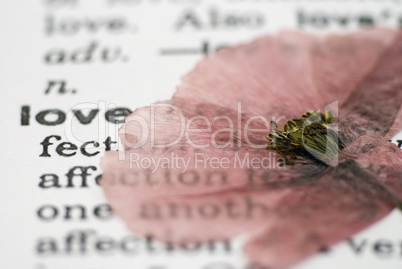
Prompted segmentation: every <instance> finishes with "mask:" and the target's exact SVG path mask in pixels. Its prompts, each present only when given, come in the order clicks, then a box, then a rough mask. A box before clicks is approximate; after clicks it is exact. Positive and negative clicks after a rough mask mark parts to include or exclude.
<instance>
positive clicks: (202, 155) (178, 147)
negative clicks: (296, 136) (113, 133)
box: [101, 29, 402, 268]
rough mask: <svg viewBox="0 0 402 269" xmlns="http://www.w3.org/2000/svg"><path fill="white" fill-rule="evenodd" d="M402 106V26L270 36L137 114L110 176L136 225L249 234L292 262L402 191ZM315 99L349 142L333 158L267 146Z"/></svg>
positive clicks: (165, 234) (175, 236)
mask: <svg viewBox="0 0 402 269" xmlns="http://www.w3.org/2000/svg"><path fill="white" fill-rule="evenodd" d="M401 103H402V33H400V32H397V31H392V30H386V29H372V30H366V31H360V32H356V33H352V34H347V35H331V36H314V35H310V34H305V33H298V32H284V33H281V34H279V35H277V36H265V37H262V38H259V39H257V40H255V41H253V42H251V43H248V44H244V45H241V46H238V47H234V48H227V49H222V50H220V51H219V52H218V53H217V54H216V55H212V56H209V57H206V58H205V59H203V60H202V61H201V62H200V63H199V64H198V65H197V66H196V67H195V69H194V70H193V71H191V72H190V73H189V74H187V75H186V76H185V77H184V78H183V79H182V82H181V85H180V86H179V87H178V89H177V91H176V93H175V94H174V96H173V97H172V99H171V100H170V101H168V102H161V103H157V104H155V105H152V106H150V107H144V108H139V109H137V110H136V111H134V113H132V114H131V115H130V116H128V117H127V119H126V124H125V125H124V126H123V127H122V128H121V129H120V131H119V134H120V138H121V141H122V144H123V146H124V151H120V152H108V153H107V154H106V155H105V157H103V159H102V161H101V167H102V169H103V171H104V173H103V177H102V181H101V182H102V185H103V188H104V192H105V195H106V198H107V200H108V201H109V203H110V205H111V206H112V208H113V210H114V212H115V214H116V215H117V216H119V217H120V218H121V219H123V220H124V221H125V223H126V224H127V226H128V227H129V228H130V229H131V230H132V231H133V232H136V233H139V234H143V235H149V236H153V237H156V238H158V239H160V240H161V241H169V242H170V243H174V244H177V245H179V246H187V245H191V244H198V243H200V242H209V241H211V240H214V241H216V240H226V239H228V238H233V237H235V236H237V235H242V234H245V235H247V238H248V239H247V242H246V243H245V246H244V250H245V252H246V254H247V256H248V257H249V259H250V262H252V263H254V264H258V265H261V266H266V267H269V268H286V267H287V266H289V265H292V264H294V263H296V262H298V261H300V260H302V259H304V258H306V257H308V256H310V255H312V254H314V253H316V252H318V251H320V250H321V249H323V248H327V247H328V246H331V245H333V244H334V243H337V242H339V241H341V240H343V239H346V238H348V237H350V236H351V235H353V234H354V233H356V232H358V231H360V230H362V229H364V228H366V227H368V226H370V225H371V224H373V223H375V222H376V221H378V220H380V219H381V218H383V217H384V216H386V215H387V214H388V213H389V212H390V211H391V210H393V209H394V208H395V206H396V205H398V203H399V201H401V200H402V166H401V163H402V152H401V150H399V149H398V148H397V147H396V146H395V145H393V144H391V143H389V141H388V139H389V138H390V137H391V136H392V135H393V134H395V132H396V131H398V130H400V129H401V128H402V112H401V111H400V106H401ZM312 110H315V111H318V110H319V111H321V112H322V113H323V115H324V111H328V110H330V111H331V112H332V113H334V114H335V122H333V123H330V121H328V124H329V126H330V127H331V129H333V130H334V133H336V135H335V138H336V139H337V138H338V137H339V139H340V142H339V143H340V144H337V145H338V146H339V145H342V146H341V147H339V149H337V150H336V151H334V152H332V153H331V154H330V155H325V154H327V153H324V157H325V158H324V160H327V161H322V160H323V159H322V158H315V155H314V152H313V153H312V154H311V156H307V157H306V156H300V154H291V155H295V156H287V159H288V160H291V158H292V157H295V159H293V160H292V162H293V164H292V165H289V164H285V161H284V159H283V158H282V157H281V155H280V154H277V153H276V152H275V151H272V150H271V151H269V150H266V147H267V146H268V145H270V142H269V141H268V140H267V139H266V136H267V135H268V134H269V133H272V132H273V131H274V130H273V129H272V128H271V126H270V122H271V121H274V122H276V123H277V125H278V126H277V130H278V131H279V130H282V129H283V128H284V126H285V123H286V121H287V120H290V119H297V118H301V115H303V114H304V113H306V112H308V111H312ZM318 115H319V114H318ZM331 120H332V119H331ZM334 124H336V125H337V127H338V128H337V129H338V131H337V130H336V125H334ZM271 125H272V124H271ZM314 128H315V127H314ZM326 130H327V129H326ZM326 130H325V132H323V134H322V135H323V136H324V137H328V135H329V133H327V131H326ZM305 135H307V137H308V135H309V134H308V133H307V134H305ZM336 139H335V140H336ZM300 141H301V140H300ZM300 141H299V142H300ZM303 141H304V140H303ZM276 142H277V141H276V140H275V139H274V140H273V141H271V143H276ZM285 142H287V140H286V141H285ZM300 143H301V142H300ZM285 144H286V143H285ZM296 144H297V143H296ZM272 145H273V144H271V147H272ZM292 145H293V146H294V143H293V144H292ZM285 146H287V145H285ZM293 146H292V147H293ZM312 147H313V148H314V147H315V146H314V145H313V146H312ZM277 150H278V152H280V150H279V149H278V148H277ZM325 152H326V151H325ZM328 156H329V157H328Z"/></svg>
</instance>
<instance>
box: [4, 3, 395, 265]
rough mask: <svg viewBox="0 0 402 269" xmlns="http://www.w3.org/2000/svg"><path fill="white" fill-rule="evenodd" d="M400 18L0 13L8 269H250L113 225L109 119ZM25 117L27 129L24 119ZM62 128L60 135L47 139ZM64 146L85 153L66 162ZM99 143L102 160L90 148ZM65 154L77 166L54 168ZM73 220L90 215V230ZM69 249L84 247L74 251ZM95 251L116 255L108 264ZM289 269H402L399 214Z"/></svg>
mask: <svg viewBox="0 0 402 269" xmlns="http://www.w3.org/2000/svg"><path fill="white" fill-rule="evenodd" d="M401 5H402V3H401V2H400V1H396V0H395V1H392V0H388V1H386V0H385V1H374V0H372V1H370V0H366V1H359V0H355V1H352V0H350V1H347V0H344V1H335V0H333V1H330V0H328V1H325V0H322V1H318V0H311V1H307V0H305V1H302V0H300V1H296V0H295V1H291V0H289V1H279V0H278V1H274V0H271V1H270V0H243V1H242V0H226V1H224V0H219V1H218V0H214V1H213V0H98V1H95V0H93V1H90V0H42V1H39V0H36V1H28V0H25V1H22V0H13V1H5V0H3V1H1V2H0V22H1V23H0V34H1V46H0V48H1V49H0V70H1V74H2V75H1V79H0V89H1V93H2V97H1V99H0V102H1V109H2V117H1V126H2V127H1V128H2V132H1V141H2V155H1V156H2V157H1V158H2V169H1V171H2V176H1V181H0V228H1V230H0V233H1V237H0V238H1V240H0V268H6V269H8V268H10V269H11V268H32V269H68V268H74V269H114V268H116V269H117V268H118V269H125V268H130V269H181V268H183V269H184V268H192V269H218V268H219V269H232V268H233V269H241V268H245V266H246V260H245V258H244V257H243V254H242V252H241V244H240V243H241V242H240V241H241V240H235V241H234V242H233V246H232V249H231V250H230V251H228V250H225V249H224V248H223V247H222V246H220V245H217V246H216V249H215V250H213V251H211V250H210V249H208V248H201V249H199V250H195V251H178V250H174V251H169V250H166V248H165V247H163V246H160V245H158V244H157V243H154V242H147V240H146V239H145V238H143V237H141V236H139V235H133V234H132V233H131V232H129V231H128V230H127V229H126V228H125V225H124V224H123V223H122V221H120V220H119V219H118V218H116V217H113V216H112V217H110V218H105V216H107V215H108V213H107V210H106V211H105V204H106V203H107V202H106V201H105V199H104V197H103V194H102V190H101V188H100V187H99V186H97V185H96V182H95V178H96V177H97V176H98V175H100V174H101V171H100V169H99V161H100V157H101V156H102V155H103V154H104V151H105V144H104V143H103V142H105V140H106V139H107V138H108V137H110V140H111V141H117V129H118V127H119V124H114V123H110V122H108V121H107V120H106V119H105V113H106V112H107V111H110V110H112V109H115V108H128V109H130V110H134V109H135V108H136V107H140V106H146V105H149V104H150V103H153V102H156V101H160V100H167V99H170V97H171V96H172V94H173V92H174V90H175V87H176V85H177V84H178V83H179V81H180V77H181V76H183V75H184V74H186V73H187V72H188V71H189V70H191V69H192V68H193V66H194V65H195V64H196V63H197V61H199V60H200V59H202V57H203V55H204V54H205V53H206V52H208V53H213V52H214V51H215V50H216V48H218V47H220V46H224V45H235V44H239V43H241V42H246V41H249V40H252V39H253V38H256V37H258V36H261V35H264V34H272V33H275V32H278V31H280V30H283V29H303V30H306V31H311V32H316V33H326V32H346V31H353V30H356V29H359V28H362V27H367V26H369V25H370V24H375V25H379V26H390V27H394V28H396V27H400V26H402V9H401V7H402V6H401ZM116 53H117V54H116ZM109 61H110V62H109ZM62 83H65V85H64V88H60V87H61V85H62ZM49 85H50V86H49ZM60 90H61V91H60ZM80 109H82V115H84V116H87V115H88V113H89V112H90V109H99V112H98V113H97V114H96V115H94V117H93V119H92V121H90V122H89V123H88V124H83V123H80V121H79V120H78V119H77V117H75V116H74V115H73V114H74V112H73V111H74V110H80ZM27 110H29V111H30V116H27V115H25V116H21V111H27ZM47 110H54V111H50V112H49V111H47ZM44 115H47V116H44ZM63 115H65V116H66V118H65V119H63ZM57 117H59V118H58V119H59V122H60V124H56V125H54V126H49V125H46V124H50V123H52V122H53V123H54V122H56V121H57ZM37 118H39V120H38V119H37ZM89 119H90V118H88V117H84V118H82V119H81V120H82V121H84V122H85V121H89ZM119 119H121V117H119ZM21 121H23V122H21ZM40 121H42V123H40ZM56 123H57V122H56ZM49 136H53V137H51V138H49V141H50V143H52V145H49V147H48V151H47V152H44V146H43V145H41V143H42V142H43V141H44V140H45V139H46V137H49ZM58 136H59V138H60V140H58V139H57V138H58ZM399 139H402V135H400V136H399ZM396 140H397V138H395V139H394V141H395V142H396ZM65 142H69V143H72V144H74V145H76V146H77V149H75V148H74V147H73V148H72V149H71V150H64V151H63V150H61V149H62V148H61V146H60V144H61V143H65ZM86 142H90V143H87V147H86V148H85V149H84V150H87V151H86V153H87V154H94V156H91V157H89V156H85V154H83V153H82V151H81V149H80V147H82V146H83V145H84V144H85V143H86ZM96 143H99V147H96V148H94V147H92V148H91V147H90V146H91V145H92V146H93V145H97V144H96ZM64 145H65V147H69V146H70V147H71V144H64ZM58 146H60V148H59V149H60V151H61V152H65V153H68V154H74V155H73V156H70V157H63V156H59V154H58V153H57V151H56V149H57V147H58ZM111 147H112V149H116V148H117V146H116V144H111ZM97 151H99V153H98V154H96V152H97ZM46 153H47V154H46ZM95 154H96V155H95ZM40 155H43V156H40ZM46 155H50V157H49V156H48V157H46ZM73 167H83V168H87V169H88V170H87V171H88V173H89V175H88V177H87V185H88V186H87V187H81V183H82V180H81V179H80V178H79V177H73V178H72V181H71V182H70V185H74V186H70V187H69V186H68V183H69V182H68V176H67V175H66V174H68V172H69V171H71V169H72V168H73ZM76 169H78V170H75V171H76V172H77V171H79V169H81V168H76ZM41 177H46V178H47V179H50V178H56V177H57V178H58V183H59V187H49V188H46V187H44V188H43V187H40V186H39V184H40V182H41ZM77 206H78V207H82V209H83V210H84V211H85V216H84V217H83V218H81V215H80V214H77ZM69 210H70V211H69ZM78 210H81V209H78ZM95 210H96V212H97V213H94V212H95ZM69 213H71V214H70V215H69ZM78 213H81V212H78ZM66 214H67V215H66ZM78 232H82V233H84V234H86V235H87V236H88V238H87V242H86V244H85V248H86V249H85V251H84V250H81V251H80V249H79V242H78V241H77V240H78V239H77V238H78V237H77V233H78ZM69 235H75V237H74V236H73V237H71V238H73V239H71V240H76V241H74V242H73V243H71V244H70V246H71V249H70V250H69V249H68V238H69ZM49 240H53V241H54V243H55V245H54V247H55V249H54V251H53V254H49V253H50V252H51V251H47V252H46V253H47V254H43V253H39V252H38V244H40V242H41V241H42V242H49ZM97 242H109V245H107V243H105V244H106V245H103V247H104V248H105V249H106V250H104V251H101V250H99V248H101V247H102V246H101V247H99V244H98V249H97V245H96V244H97ZM127 242H128V243H127ZM151 243H152V244H151ZM153 244H156V245H153ZM384 245H385V246H384ZM66 246H67V247H66ZM124 247H125V248H126V250H124ZM294 268H297V269H307V268H308V269H318V268H320V269H321V268H334V269H335V268H337V269H338V268H345V269H346V268H366V269H376V268H387V269H392V268H395V269H397V268H402V215H401V213H400V212H397V211H394V212H393V213H392V214H391V215H389V216H388V217H387V218H386V219H384V220H382V221H381V222H379V223H377V224H376V225H374V226H372V227H370V228H369V229H367V230H365V231H363V232H361V233H359V234H358V235H356V236H354V237H353V241H349V242H343V243H340V244H338V245H337V246H335V247H332V248H331V251H330V252H329V253H326V254H317V255H316V256H314V257H312V258H309V259H308V260H306V261H304V262H302V263H300V264H298V265H296V266H295V267H294Z"/></svg>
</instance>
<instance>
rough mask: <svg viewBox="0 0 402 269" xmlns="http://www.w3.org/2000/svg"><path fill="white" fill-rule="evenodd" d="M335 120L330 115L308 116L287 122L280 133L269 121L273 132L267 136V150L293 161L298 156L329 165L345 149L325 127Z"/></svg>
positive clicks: (317, 114) (310, 113) (275, 125)
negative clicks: (268, 143) (274, 151)
mask: <svg viewBox="0 0 402 269" xmlns="http://www.w3.org/2000/svg"><path fill="white" fill-rule="evenodd" d="M334 120H335V118H334V116H333V115H332V113H331V112H325V113H324V114H321V113H319V112H314V111H313V112H307V113H305V114H304V115H303V116H302V118H300V119H291V120H288V121H287V122H286V123H285V126H284V127H283V131H280V130H278V125H277V124H276V122H274V121H271V126H272V129H273V131H272V132H271V133H270V134H269V135H268V136H267V138H268V140H269V141H270V142H271V144H270V145H269V146H268V147H267V149H269V150H276V152H278V153H279V154H281V155H289V156H290V157H291V158H293V159H295V158H296V157H297V156H299V157H303V158H308V159H311V160H314V161H316V162H319V163H323V164H325V165H329V163H330V162H331V160H332V159H333V157H335V156H336V155H337V154H338V152H339V151H341V150H342V149H343V148H344V147H345V146H344V144H343V143H342V142H341V141H340V139H339V137H338V135H337V133H336V132H335V131H334V130H332V129H330V128H329V126H328V125H329V124H330V123H332V122H333V121H334ZM287 163H288V164H292V162H289V161H288V162H287Z"/></svg>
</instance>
